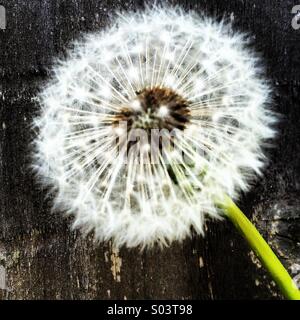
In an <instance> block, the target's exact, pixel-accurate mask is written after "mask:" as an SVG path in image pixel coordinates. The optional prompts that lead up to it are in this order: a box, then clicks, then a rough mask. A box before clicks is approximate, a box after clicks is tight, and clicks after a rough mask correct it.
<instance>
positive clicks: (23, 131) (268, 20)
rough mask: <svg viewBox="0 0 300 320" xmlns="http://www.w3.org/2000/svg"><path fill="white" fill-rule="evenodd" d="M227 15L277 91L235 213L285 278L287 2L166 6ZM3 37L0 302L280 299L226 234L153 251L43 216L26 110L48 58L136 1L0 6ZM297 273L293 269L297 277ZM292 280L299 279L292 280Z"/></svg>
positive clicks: (292, 59) (292, 233)
mask: <svg viewBox="0 0 300 320" xmlns="http://www.w3.org/2000/svg"><path fill="white" fill-rule="evenodd" d="M171 3H173V4H175V3H177V4H178V3H179V4H180V5H181V6H182V7H184V8H186V9H195V10H196V11H198V12H204V13H209V14H217V15H218V16H222V15H224V16H225V17H226V18H228V19H231V20H233V23H234V28H235V29H236V30H242V31H248V32H251V34H252V35H253V41H254V48H255V49H256V50H259V51H260V52H261V54H262V56H263V58H264V60H265V62H266V67H267V75H268V77H269V78H270V80H271V82H272V83H273V85H274V87H275V90H276V94H275V95H274V102H273V105H274V109H275V110H277V111H278V112H280V113H282V114H284V115H285V117H284V119H283V121H282V123H281V124H280V128H279V135H278V139H277V141H276V146H275V148H274V149H273V150H271V152H270V159H271V161H270V165H269V167H268V169H267V170H266V172H265V175H264V177H263V178H262V179H261V180H260V181H258V182H257V184H256V185H255V186H254V188H253V190H252V192H251V193H250V194H247V195H245V197H243V199H242V200H241V202H240V204H241V206H242V208H243V209H245V211H246V212H247V213H248V214H249V216H250V217H253V219H254V220H255V221H256V224H257V225H258V226H259V228H260V230H261V231H262V232H263V233H264V234H265V236H266V237H267V238H269V240H270V242H271V243H272V244H273V246H274V248H275V249H276V251H277V252H278V253H279V254H280V256H281V258H282V259H283V260H284V263H285V264H286V266H287V267H289V268H291V269H290V270H294V271H295V270H296V269H297V268H296V267H297V265H300V261H299V257H300V246H299V244H300V239H299V230H300V219H299V216H300V203H299V190H300V166H299V163H300V162H299V158H300V143H299V142H300V133H299V119H300V111H299V110H300V109H299V101H300V99H299V96H300V61H299V52H300V50H299V49H300V41H299V40H300V30H298V31H297V30H293V29H292V27H291V19H292V16H293V15H292V14H291V8H292V7H293V5H294V1H290V0H288V1H276V2H274V1H272V0H248V1H241V0H230V1H218V0H210V1H208V0H206V1H171ZM2 5H3V6H5V8H6V11H7V29H6V30H0V50H1V51H0V75H1V76H2V80H1V82H0V120H1V121H0V181H1V184H0V299H137V298H139V299H144V298H153V299H155V298H174V299H188V298H193V299H246V298H247V299H253V298H255V299H262V298H267V299H268V298H272V299H276V298H280V296H278V292H277V290H276V288H275V287H274V286H273V284H272V283H271V282H270V279H269V277H268V275H267V274H266V272H265V271H264V270H263V269H262V268H261V267H260V265H259V264H258V263H257V261H256V259H255V258H254V257H253V255H252V254H251V252H249V250H248V247H247V245H246V243H245V242H244V241H243V240H241V237H240V235H239V234H237V233H236V231H235V230H234V229H233V228H232V226H231V225H230V224H229V223H228V222H226V221H224V222H210V223H208V225H207V234H206V237H205V238H204V239H203V238H201V237H198V236H195V235H194V236H193V237H192V238H191V239H187V240H186V241H184V242H183V243H182V244H176V243H175V244H173V245H172V246H170V247H169V248H166V249H164V250H163V251H161V250H160V249H158V248H154V249H153V250H149V251H146V252H143V253H141V252H139V251H138V250H137V249H134V250H127V249H122V250H121V251H120V252H117V251H116V250H115V249H114V248H112V247H111V244H109V243H107V244H101V245H100V246H94V244H93V242H92V240H91V239H82V238H81V237H80V236H79V234H78V233H77V232H73V231H71V230H70V221H69V220H67V219H64V218H62V216H61V214H60V213H58V212H54V213H53V212H51V199H47V200H45V196H46V190H41V188H40V186H38V185H37V184H36V181H35V180H34V178H33V175H32V173H31V172H30V170H29V169H28V168H29V164H30V151H31V150H30V141H31V139H32V137H33V132H32V131H31V130H30V123H31V121H32V119H33V117H34V115H35V113H36V111H37V110H38V106H37V105H36V103H35V102H34V100H33V97H34V96H35V95H36V93H37V91H38V89H39V88H40V87H41V86H42V83H43V81H45V80H46V79H47V72H46V70H47V68H48V67H49V66H51V63H52V61H53V59H54V58H55V57H57V56H60V55H62V54H63V53H64V52H65V49H66V47H67V43H68V42H69V41H71V40H72V39H75V38H76V37H78V36H79V35H80V33H81V32H85V31H91V30H98V29H101V28H103V27H105V25H106V24H107V23H108V21H109V19H108V16H109V15H110V14H113V12H114V10H115V9H141V8H143V7H144V2H143V1H138V2H135V1H108V0H107V1H100V0H91V1H84V0H70V1H63V0H33V1H26V0H6V1H2ZM295 268H296V269H295ZM297 272H298V273H299V270H298V271H295V273H294V275H296V274H297Z"/></svg>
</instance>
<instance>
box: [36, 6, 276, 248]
mask: <svg viewBox="0 0 300 320" xmlns="http://www.w3.org/2000/svg"><path fill="white" fill-rule="evenodd" d="M53 73H54V77H53V80H52V81H50V82H49V84H48V85H47V86H46V87H45V88H44V89H43V90H42V92H41V94H40V96H39V100H40V104H41V114H40V116H39V117H37V118H36V119H35V121H34V124H35V126H36V127H37V128H38V130H39V134H38V136H37V138H36V141H35V153H34V167H35V169H36V170H37V171H38V173H39V176H40V177H42V179H43V182H44V183H45V184H48V185H50V186H51V187H52V188H53V189H54V190H55V191H56V193H55V194H56V196H55V200H54V201H55V202H54V207H55V208H58V209H60V210H64V211H66V212H67V213H69V214H71V215H73V216H74V228H80V229H81V230H82V231H83V232H84V233H89V232H92V231H93V232H94V234H95V238H96V239H97V240H98V241H107V240H110V239H112V240H113V241H114V243H115V245H116V246H122V245H126V246H128V247H134V246H142V247H145V246H151V245H153V244H154V243H159V244H160V245H168V244H169V243H171V242H172V241H175V240H176V241H180V240H183V239H184V238H186V237H187V236H189V235H190V234H191V232H192V231H191V230H192V229H194V230H195V232H196V233H199V234H203V232H204V227H203V223H204V220H205V217H211V218H217V219H218V218H221V214H220V212H219V211H218V208H217V207H216V205H215V203H216V199H218V198H220V197H222V195H223V194H227V195H229V196H231V197H232V198H233V199H236V198H237V197H238V196H239V193H240V192H241V191H242V190H247V189H248V188H249V186H250V184H251V181H253V178H254V177H255V175H257V174H260V173H261V171H262V168H263V165H264V163H265V160H266V159H265V156H264V154H263V146H264V143H265V141H266V140H267V139H270V138H272V137H273V136H274V130H273V128H272V125H273V124H274V123H275V120H276V118H275V116H274V114H273V113H272V112H271V111H270V108H269V102H270V88H269V86H268V84H267V81H265V80H264V79H263V77H262V75H261V70H260V66H259V60H258V58H257V57H256V55H255V54H254V53H252V52H251V51H250V50H249V49H248V48H247V39H246V37H245V36H244V35H243V34H240V33H232V29H231V27H230V26H227V25H226V24H225V23H218V22H216V21H214V20H213V19H211V18H208V17H203V16H201V17H200V16H198V15H196V14H195V13H193V14H192V13H184V12H183V11H181V10H179V9H178V8H153V9H148V10H146V11H144V12H140V13H128V14H126V15H124V16H122V17H120V18H119V19H118V20H117V21H116V22H115V24H114V25H113V26H111V27H110V28H108V29H106V30H104V31H101V32H98V33H94V34H88V35H86V37H85V38H84V40H82V41H81V42H77V43H75V44H74V45H73V47H72V49H71V50H70V52H69V56H68V58H66V59H65V60H64V61H61V62H60V63H59V64H58V65H56V66H55V67H54V72H53Z"/></svg>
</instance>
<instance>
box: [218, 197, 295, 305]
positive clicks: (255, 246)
mask: <svg viewBox="0 0 300 320" xmlns="http://www.w3.org/2000/svg"><path fill="white" fill-rule="evenodd" d="M220 206H221V207H222V208H223V210H225V212H226V215H227V217H228V218H229V219H230V220H231V222H232V223H233V224H234V225H235V227H236V228H237V229H238V231H239V232H240V233H241V234H242V235H243V236H244V238H245V239H246V240H247V241H248V243H249V245H250V247H251V249H252V250H253V251H254V252H255V253H256V254H257V256H258V257H259V259H260V261H261V262H262V264H263V265H264V266H265V268H266V269H267V270H268V271H269V273H270V274H271V276H272V278H273V280H274V281H275V282H276V283H277V285H278V286H279V288H280V289H281V291H282V293H283V295H284V296H285V297H286V298H287V299H290V300H300V290H299V289H298V288H297V286H296V284H295V283H294V281H293V280H292V278H291V277H290V275H289V273H288V272H287V270H286V269H285V268H284V266H283V265H282V264H281V262H280V261H279V259H278V258H277V256H276V255H275V253H274V252H273V251H272V249H271V248H270V246H269V245H268V244H267V242H266V241H265V240H264V239H263V237H262V236H261V235H260V233H259V232H258V230H257V229H256V228H255V226H254V225H253V224H252V223H251V222H250V221H249V220H248V218H247V217H246V216H245V215H244V214H243V212H242V211H241V210H240V209H239V208H238V207H237V206H236V204H235V203H234V202H233V201H232V200H231V199H230V198H229V197H228V196H226V197H225V200H224V201H223V203H222V204H220Z"/></svg>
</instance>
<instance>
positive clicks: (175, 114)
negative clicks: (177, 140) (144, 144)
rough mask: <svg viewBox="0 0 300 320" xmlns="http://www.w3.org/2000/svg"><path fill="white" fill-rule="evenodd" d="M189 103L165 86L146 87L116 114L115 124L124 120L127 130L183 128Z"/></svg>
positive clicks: (187, 116) (188, 112) (187, 118)
mask: <svg viewBox="0 0 300 320" xmlns="http://www.w3.org/2000/svg"><path fill="white" fill-rule="evenodd" d="M189 115H190V110H189V103H188V101H187V100H185V99H184V98H183V97H181V96H180V95H179V94H177V93H176V92H174V91H173V90H171V89H167V88H160V87H155V88H146V89H143V90H142V91H140V92H137V96H136V99H135V100H134V101H132V102H131V103H130V104H129V105H128V106H124V108H123V109H122V110H121V111H120V112H119V114H117V116H116V124H117V123H120V122H126V123H127V128H128V130H131V129H134V128H139V129H145V130H151V129H167V130H170V131H171V130H173V129H180V130H184V129H185V127H186V124H187V123H188V121H189Z"/></svg>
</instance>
